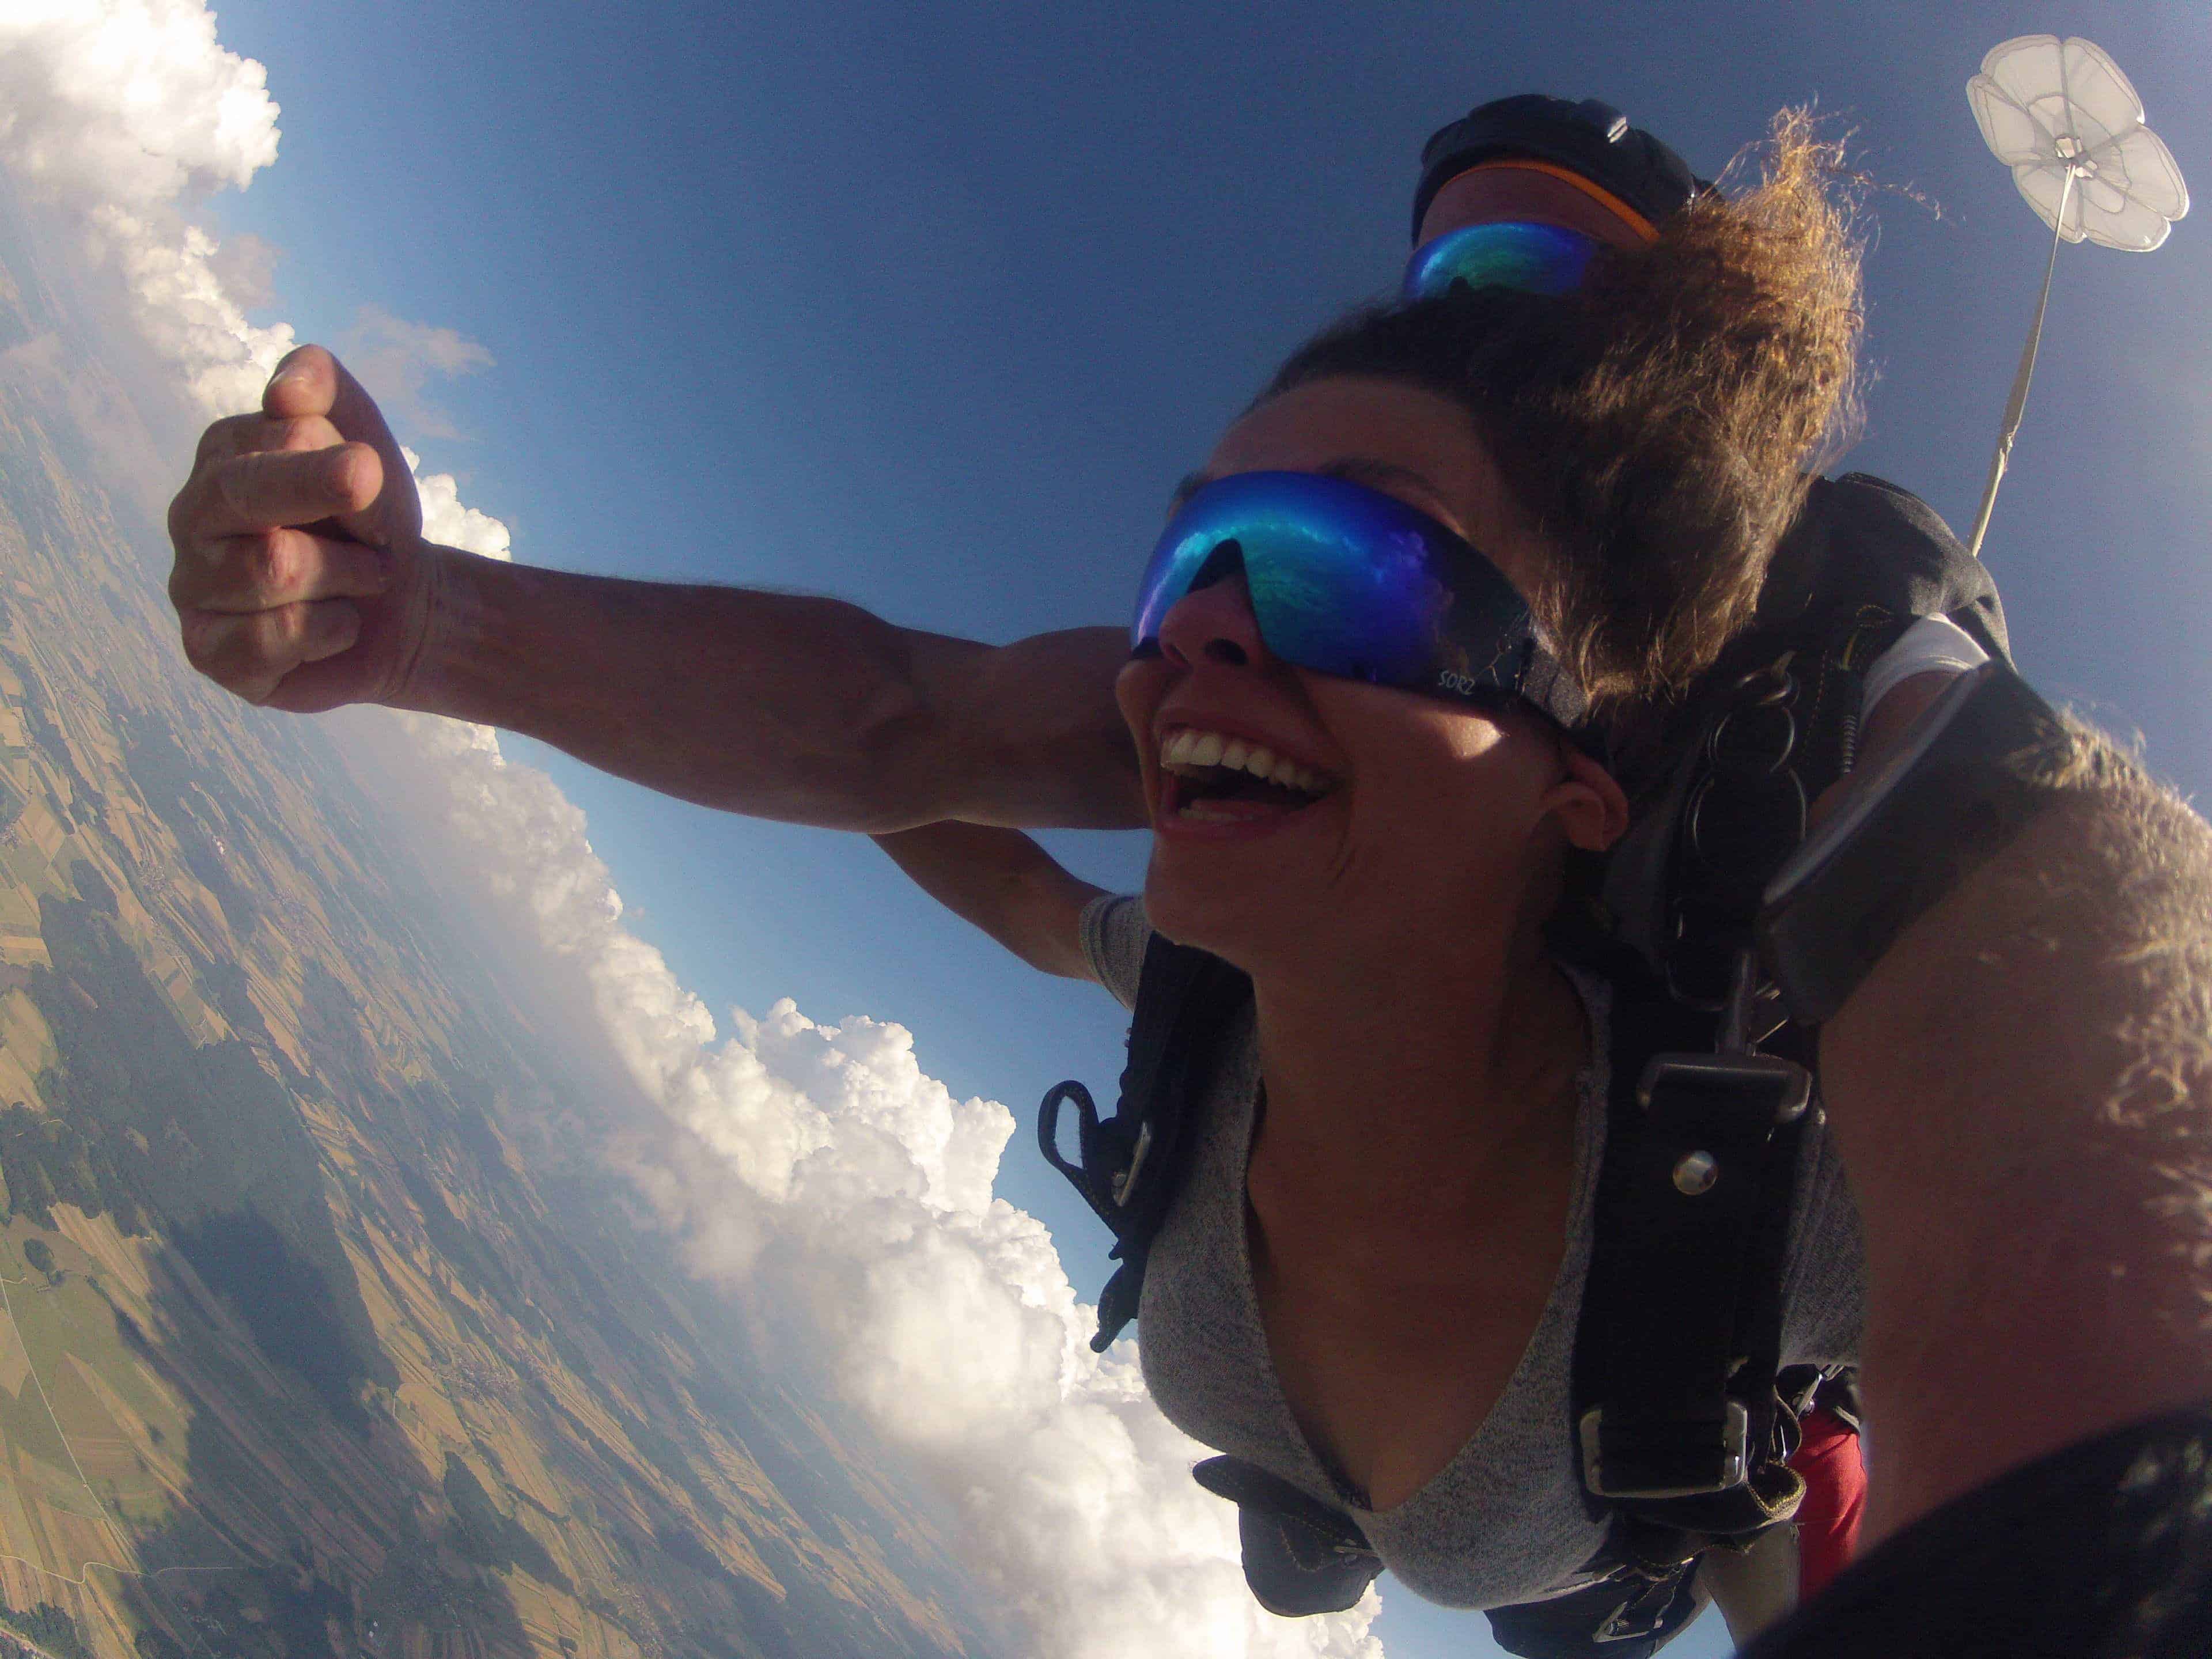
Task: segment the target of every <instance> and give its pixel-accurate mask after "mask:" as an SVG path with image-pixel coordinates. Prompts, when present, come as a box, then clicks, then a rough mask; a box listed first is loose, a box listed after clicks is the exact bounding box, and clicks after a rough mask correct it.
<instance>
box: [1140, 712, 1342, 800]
mask: <svg viewBox="0 0 2212 1659" xmlns="http://www.w3.org/2000/svg"><path fill="white" fill-rule="evenodd" d="M1160 764H1161V765H1162V766H1183V767H1197V766H1225V767H1227V768H1229V769H1231V770H1232V771H1242V772H1249V773H1250V774H1251V775H1253V776H1254V777H1255V778H1264V779H1265V780H1267V781H1268V782H1269V783H1278V784H1280V785H1282V786H1283V787H1285V788H1286V789H1297V790H1300V791H1303V792H1304V793H1306V794H1309V795H1318V794H1321V793H1324V792H1325V791H1326V790H1327V789H1328V785H1329V781H1328V778H1326V777H1324V776H1323V775H1322V774H1321V773H1319V772H1316V771H1315V770H1314V769H1313V768H1311V767H1310V766H1301V765H1299V764H1298V763H1297V762H1296V761H1294V760H1292V759H1291V757H1289V756H1287V755H1278V754H1277V753H1276V752H1275V751H1274V750H1272V749H1270V748H1268V747H1267V744H1264V743H1253V742H1251V741H1249V739H1247V738H1232V737H1228V736H1225V735H1224V734H1223V733H1221V732H1200V731H1198V730H1196V729H1195V728H1194V727H1191V726H1184V727H1183V728H1182V730H1181V731H1178V732H1170V733H1169V734H1168V735H1167V736H1166V737H1164V738H1161V739H1160Z"/></svg>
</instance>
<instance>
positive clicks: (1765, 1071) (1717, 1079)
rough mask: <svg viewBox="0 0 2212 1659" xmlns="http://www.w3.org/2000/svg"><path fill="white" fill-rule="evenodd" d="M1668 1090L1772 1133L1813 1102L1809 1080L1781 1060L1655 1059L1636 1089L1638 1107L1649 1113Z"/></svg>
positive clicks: (1730, 1056) (1807, 1075)
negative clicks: (1682, 1091)
mask: <svg viewBox="0 0 2212 1659" xmlns="http://www.w3.org/2000/svg"><path fill="white" fill-rule="evenodd" d="M1668 1085H1680V1086H1681V1087H1683V1088H1686V1089H1689V1090H1693V1091H1696V1092H1697V1093H1698V1095H1699V1097H1701V1098H1705V1099H1710V1100H1712V1101H1714V1102H1716V1103H1726V1104H1727V1105H1729V1107H1731V1108H1734V1109H1739V1110H1741V1112H1742V1114H1743V1119H1742V1121H1744V1122H1745V1123H1746V1124H1747V1125H1749V1124H1753V1123H1758V1124H1761V1125H1764V1126H1765V1127H1771V1128H1780V1127H1782V1126H1783V1125H1784V1124H1785V1123H1795V1122H1796V1121H1797V1120H1798V1119H1799V1118H1801V1117H1802V1116H1803V1115H1805V1108H1806V1106H1807V1105H1808V1104H1809V1103H1811V1101H1812V1098H1813V1074H1812V1073H1810V1072H1808V1071H1807V1070H1806V1069H1805V1068H1804V1067H1803V1066H1800V1065H1798V1064H1797V1063H1796V1061H1795V1060H1784V1059H1783V1058H1782V1057H1781V1056H1780V1055H1779V1054H1654V1055H1652V1056H1651V1062H1650V1065H1648V1066H1645V1067H1644V1075H1643V1077H1642V1078H1641V1079H1638V1083H1637V1085H1636V1098H1637V1101H1638V1103H1639V1104H1640V1105H1642V1107H1643V1108H1644V1110H1645V1111H1647V1112H1648V1111H1650V1109H1651V1102H1652V1099H1653V1097H1655V1096H1656V1095H1657V1094H1658V1092H1659V1091H1661V1090H1662V1089H1663V1088H1666V1087H1667V1086H1668Z"/></svg>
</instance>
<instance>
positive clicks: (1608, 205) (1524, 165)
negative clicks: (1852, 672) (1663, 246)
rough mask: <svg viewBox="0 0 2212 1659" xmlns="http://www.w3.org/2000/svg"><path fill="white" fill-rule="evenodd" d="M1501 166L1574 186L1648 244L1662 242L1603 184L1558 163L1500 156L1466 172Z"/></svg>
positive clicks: (1462, 175)
mask: <svg viewBox="0 0 2212 1659" xmlns="http://www.w3.org/2000/svg"><path fill="white" fill-rule="evenodd" d="M1499 167H1518V168H1519V169H1520V170H1521V171H1522V172H1523V173H1542V174H1544V175H1545V176H1546V177H1547V178H1551V179H1559V181H1560V182H1562V183H1563V184H1569V185H1573V186H1574V187H1575V188H1576V189H1577V190H1578V191H1582V193H1583V195H1585V196H1587V197H1589V198H1590V200H1592V201H1593V202H1595V203H1596V204H1598V205H1599V206H1601V207H1602V208H1603V209H1604V210H1606V211H1607V213H1610V214H1612V215H1613V216H1614V217H1615V218H1617V219H1619V220H1620V221H1621V222H1623V223H1624V224H1626V225H1627V227H1628V228H1630V229H1631V230H1633V231H1634V232H1635V233H1636V234H1638V236H1641V237H1642V238H1643V239H1644V240H1645V241H1647V242H1656V241H1657V240H1659V231H1658V228H1657V227H1656V226H1655V225H1654V224H1653V223H1652V222H1650V220H1649V219H1647V218H1645V217H1644V216H1643V215H1642V214H1640V213H1638V211H1637V210H1635V209H1634V208H1632V207H1631V206H1629V205H1628V204H1627V203H1626V202H1624V201H1622V200H1621V199H1620V197H1618V196H1615V195H1614V194H1613V192H1612V191H1609V190H1607V189H1606V188H1605V186H1604V185H1599V184H1594V183H1592V182H1591V181H1590V180H1589V179H1585V178H1583V175H1582V174H1581V173H1577V172H1574V171H1573V170H1572V169H1571V168H1568V167H1561V166H1559V164H1558V163H1557V162H1555V161H1538V160H1537V159H1536V158H1535V157H1534V156H1533V155H1529V156H1523V155H1501V156H1498V158H1496V159H1495V160H1493V161H1478V162H1476V163H1475V164H1474V166H1473V167H1469V168H1468V170H1467V173H1490V172H1492V171H1495V170H1496V169H1498V168H1499ZM1467 173H1459V174H1457V175H1455V176H1456V177H1458V178H1462V179H1464V178H1465V177H1466V176H1467Z"/></svg>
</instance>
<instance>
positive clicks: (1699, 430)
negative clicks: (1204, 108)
mask: <svg viewBox="0 0 2212 1659" xmlns="http://www.w3.org/2000/svg"><path fill="white" fill-rule="evenodd" d="M1752 161H1757V162H1759V163H1762V164H1763V165H1761V166H1760V167H1759V172H1760V174H1761V176H1760V177H1759V180H1758V182H1757V183H1756V184H1755V185H1752V186H1751V187H1750V188H1747V189H1746V190H1744V191H1741V192H1739V193H1736V194H1735V195H1729V194H1725V193H1723V192H1721V191H1709V192H1707V193H1705V194H1704V195H1702V196H1700V197H1698V199H1697V200H1695V201H1693V202H1692V203H1691V204H1689V205H1688V206H1687V207H1685V208H1684V209H1682V210H1680V212H1678V213H1676V214H1674V216H1672V217H1670V218H1669V219H1668V220H1667V221H1666V222H1665V223H1664V224H1663V225H1662V227H1661V229H1660V234H1659V236H1658V240H1656V241H1655V242H1653V243H1651V244H1650V245H1649V246H1643V247H1637V248H1626V249H1623V248H1605V249H1601V251H1600V252H1599V254H1598V255H1597V256H1596V257H1595V258H1593V259H1592V261H1591V264H1590V269H1589V277H1588V280H1587V281H1586V282H1585V283H1583V287H1582V288H1581V289H1580V290H1579V291H1577V293H1574V294H1572V295H1558V296H1554V295H1534V294H1526V293H1522V292H1520V291H1518V290H1514V289H1481V290H1479V291H1476V292H1473V293H1469V292H1467V291H1465V290H1459V291H1455V292H1454V293H1453V294H1451V295H1446V296H1444V297H1443V298H1439V299H1431V300H1421V301H1411V302H1407V303H1400V304H1395V305H1389V306H1383V307H1372V308H1370V309H1367V310H1364V311H1362V312H1358V313H1354V314H1353V315H1352V316H1351V317H1349V318H1347V319H1345V320H1344V321H1342V322H1340V323H1339V324H1337V325H1335V326H1334V327H1332V328H1330V329H1328V330H1327V331H1324V332H1323V333H1322V334H1321V335H1320V336H1318V337H1316V338H1315V339H1314V340H1312V341H1310V342H1309V343H1307V344H1306V345H1305V346H1304V347H1303V348H1301V349H1299V350H1298V352H1297V354H1296V355H1294V356H1292V357H1291V359H1290V361H1289V362H1286V363H1285V364H1284V366H1283V367H1282V368H1281V369H1280V370H1279V372H1278V373H1277V374H1276V375H1275V377H1274V380H1273V382H1271V384H1270V385H1269V386H1268V388H1267V393H1266V394H1265V395H1267V396H1269V397H1272V396H1274V395H1276V394H1277V393H1279V392H1287V391H1289V390H1290V389H1291V388H1292V387H1294V386H1302V385H1304V384H1306V383H1308V382H1310V381H1313V380H1322V379H1327V378H1331V377H1334V376H1338V375H1346V374H1354V375H1370V376H1376V377H1379V378H1384V379H1393V380H1406V381H1409V382H1411V383H1413V384H1416V385H1419V386H1422V387H1424V388H1425V389H1426V390H1430V391H1434V392H1439V393H1441V394H1443V395H1444V396H1447V397H1449V398H1453V399H1454V400H1455V401H1456V402H1458V403H1460V404H1462V406H1463V407H1465V408H1467V409H1468V410H1469V411H1470V412H1471V413H1472V414H1473V415H1474V417H1475V419H1476V422H1477V424H1478V425H1479V426H1480V428H1481V430H1482V433H1483V435H1484V437H1485V439H1486V441H1488V442H1489V443H1490V445H1491V447H1492V449H1493V450H1494V451H1495V452H1496V453H1497V454H1498V459H1499V460H1500V461H1501V463H1502V464H1503V465H1504V469H1505V471H1506V474H1507V477H1509V478H1510V480H1511V481H1512V484H1513V488H1514V490H1515V493H1516V496H1518V498H1519V500H1520V503H1521V505H1522V507H1523V508H1524V509H1525V510H1526V511H1527V512H1528V514H1529V516H1530V518H1531V520H1533V522H1534V524H1535V526H1537V528H1538V529H1539V531H1540V532H1541V534H1542V535H1543V537H1544V538H1545V540H1546V541H1547V542H1548V543H1549V544H1551V545H1552V546H1553V548H1555V549H1556V550H1557V551H1558V553H1559V557H1558V558H1557V560H1556V561H1555V562H1553V565H1552V566H1551V568H1549V569H1547V571H1546V573H1545V575H1544V578H1543V580H1541V582H1540V583H1539V585H1538V588H1537V591H1536V592H1532V593H1531V594H1530V595H1529V596H1528V597H1529V599H1530V602H1531V604H1532V605H1533V606H1534V610H1535V612H1536V616H1537V619H1538V622H1539V623H1540V625H1541V627H1542V628H1543V629H1544V631H1545V633H1546V635H1547V639H1548V641H1549V643H1550V644H1551V646H1552V648H1553V652H1554V653H1555V654H1556V655H1557V656H1558V657H1559V659H1560V660H1561V662H1562V663H1563V664H1564V665H1565V666H1566V667H1567V668H1568V669H1569V671H1571V672H1572V673H1573V674H1574V675H1575V676H1576V678H1577V679H1579V680H1580V682H1581V683H1582V685H1583V689H1584V690H1585V691H1586V692H1588V693H1589V696H1590V697H1591V699H1592V701H1593V702H1599V703H1603V702H1613V701H1617V700H1620V699H1626V698H1638V697H1642V698H1650V697H1658V696H1667V695H1668V694H1670V693H1674V692H1677V691H1680V690H1682V689H1683V688H1685V687H1686V686H1687V685H1688V684H1689V683H1690V682H1691V681H1692V679H1694V678H1696V677H1697V676H1698V674H1699V673H1700V672H1701V671H1703V670H1705V668H1707V667H1708V666H1710V665H1711V663H1712V661H1713V659H1714V658H1715V657H1716V656H1717V654H1718V653H1719V652H1720V649H1721V647H1722V646H1723V645H1724V644H1725V643H1726V642H1727V641H1728V640H1729V636H1730V635H1732V634H1734V633H1735V630H1736V629H1739V628H1740V627H1741V626H1742V625H1743V624H1744V623H1746V622H1747V621H1748V620H1749V618H1750V617H1751V614H1752V611H1753V606H1754V605H1755V603H1756V601H1757V599H1758V595H1759V585H1760V583H1761V581H1762V580H1764V578H1765V573H1766V566H1767V562H1768V561H1769V560H1770V559H1771V556H1772V555H1773V552H1774V548H1775V544H1776V543H1778V541H1779V540H1780V539H1781V538H1782V535H1783V533H1784V532H1785V531H1786V530H1787V529H1788V528H1789V526H1790V521H1791V520H1793V519H1794V518H1795V517H1796V513H1797V510H1798V508H1799V507H1800V506H1801V505H1802V502H1803V501H1804V497H1805V492H1806V489H1807V487H1808V477H1807V472H1806V469H1807V468H1808V466H1809V467H1813V468H1815V469H1817V467H1818V466H1819V465H1820V462H1821V461H1822V460H1823V459H1825V458H1826V455H1827V453H1828V447H1829V446H1830V445H1831V444H1832V443H1835V442H1837V441H1839V440H1840V439H1841V438H1842V437H1843V435H1844V434H1845V433H1846V432H1847V431H1848V430H1849V428H1850V424H1851V422H1853V421H1854V420H1855V419H1856V417H1857V396H1856V380H1857V351H1858V341H1859V336H1860V332H1861V328H1862V322H1863V318H1862V313H1861V310H1860V289H1859V261H1860V246H1859V243H1858V240H1857V236H1856V235H1855V234H1854V232H1853V229H1852V217H1853V201H1852V197H1853V190H1852V181H1851V179H1850V176H1849V175H1847V174H1846V173H1844V157H1843V149H1842V145H1841V143H1839V142H1835V141H1830V140H1826V139H1824V138H1822V137H1820V136H1819V135H1818V133H1817V131H1816V130H1815V125H1814V121H1813V119H1812V118H1811V117H1810V115H1809V114H1808V113H1807V112H1805V111H1803V110H1797V109H1790V110H1784V111H1783V112H1781V113H1780V114H1779V115H1778V116H1777V117H1776V118H1775V120H1774V126H1773V131H1772V135H1771V138H1770V139H1769V141H1768V142H1767V143H1765V144H1764V145H1762V146H1759V149H1757V150H1755V151H1752V152H1747V155H1746V156H1745V157H1742V158H1739V166H1738V167H1732V168H1731V169H1730V171H1731V173H1736V172H1738V171H1747V170H1748V166H1747V164H1748V163H1750V162H1752Z"/></svg>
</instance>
